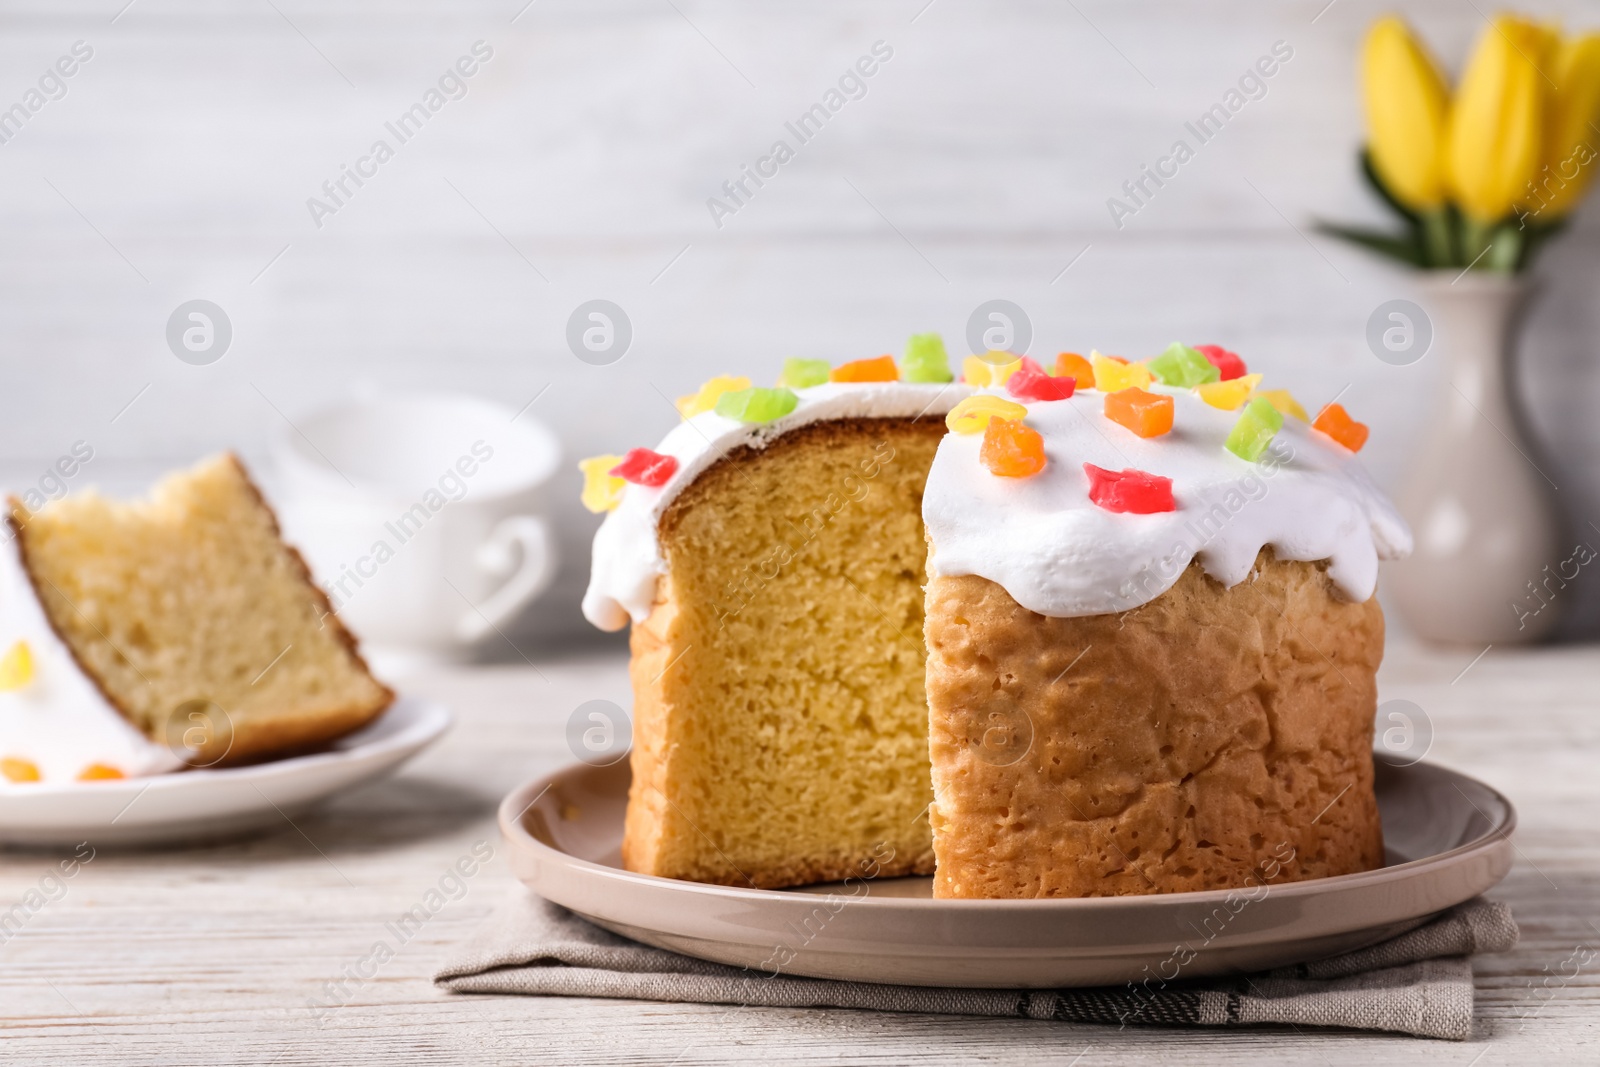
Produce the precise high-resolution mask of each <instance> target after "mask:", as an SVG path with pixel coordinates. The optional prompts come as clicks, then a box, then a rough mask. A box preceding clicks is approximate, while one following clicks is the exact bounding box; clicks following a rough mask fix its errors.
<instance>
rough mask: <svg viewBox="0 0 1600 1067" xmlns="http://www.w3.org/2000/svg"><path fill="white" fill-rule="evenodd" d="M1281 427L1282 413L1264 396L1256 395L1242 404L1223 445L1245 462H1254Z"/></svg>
mask: <svg viewBox="0 0 1600 1067" xmlns="http://www.w3.org/2000/svg"><path fill="white" fill-rule="evenodd" d="M1281 429H1283V413H1282V412H1281V411H1279V410H1278V409H1277V408H1275V407H1273V406H1272V404H1271V403H1270V402H1269V401H1268V400H1267V399H1266V398H1264V397H1259V396H1258V397H1256V398H1254V399H1253V400H1251V401H1250V402H1249V403H1248V404H1246V405H1245V406H1244V411H1243V412H1241V413H1240V415H1239V421H1238V422H1236V423H1234V424H1233V429H1232V430H1229V431H1228V439H1227V440H1226V441H1224V442H1223V447H1224V448H1226V449H1227V450H1228V451H1229V452H1232V453H1233V454H1234V455H1236V456H1238V457H1239V458H1240V459H1242V460H1244V461H1245V462H1247V463H1254V462H1256V461H1257V460H1258V459H1260V458H1261V454H1262V453H1263V452H1265V451H1266V450H1267V446H1268V445H1270V444H1271V443H1272V439H1273V438H1274V437H1275V436H1277V433H1278V431H1279V430H1281Z"/></svg>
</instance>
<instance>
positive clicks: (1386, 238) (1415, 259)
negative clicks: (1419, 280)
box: [1316, 221, 1428, 267]
mask: <svg viewBox="0 0 1600 1067" xmlns="http://www.w3.org/2000/svg"><path fill="white" fill-rule="evenodd" d="M1316 230H1317V232H1318V233H1323V234H1327V235H1328V236H1329V237H1337V238H1339V239H1340V240H1341V241H1349V242H1350V243H1351V244H1354V245H1360V246H1361V247H1362V248H1366V249H1369V250H1371V251H1373V252H1377V253H1378V254H1380V255H1384V256H1388V257H1389V258H1390V259H1398V260H1400V261H1401V262H1402V263H1409V264H1411V265H1412V266H1413V267H1426V266H1427V265H1428V262H1427V257H1426V256H1425V255H1424V254H1423V251H1422V247H1421V245H1420V244H1419V243H1418V241H1417V237H1416V234H1415V233H1414V232H1413V233H1411V234H1406V235H1398V234H1392V233H1384V232H1382V231H1380V230H1365V229H1362V228H1360V227H1358V226H1344V225H1340V224H1339V223H1335V222H1321V221H1319V222H1317V223H1316Z"/></svg>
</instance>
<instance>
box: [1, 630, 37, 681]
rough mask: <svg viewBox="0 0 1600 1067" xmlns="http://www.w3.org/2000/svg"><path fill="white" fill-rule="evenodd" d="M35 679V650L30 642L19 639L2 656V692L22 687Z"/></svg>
mask: <svg viewBox="0 0 1600 1067" xmlns="http://www.w3.org/2000/svg"><path fill="white" fill-rule="evenodd" d="M31 681H33V651H32V650H31V649H29V648H28V642H26V641H18V642H17V643H16V644H14V645H12V646H11V649H10V650H9V651H8V652H7V653H6V654H5V657H4V658H0V693H9V692H10V691H12V690H13V689H21V688H22V687H23V686H25V685H27V684H28V683H29V682H31Z"/></svg>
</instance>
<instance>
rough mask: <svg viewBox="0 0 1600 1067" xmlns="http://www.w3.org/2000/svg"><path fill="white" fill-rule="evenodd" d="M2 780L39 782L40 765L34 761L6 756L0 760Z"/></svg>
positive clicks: (0, 776)
mask: <svg viewBox="0 0 1600 1067" xmlns="http://www.w3.org/2000/svg"><path fill="white" fill-rule="evenodd" d="M0 778H4V779H5V780H6V781H8V782H37V781H38V780H39V765H38V764H37V763H35V762H33V761H32V760H26V759H21V758H19V757H17V756H6V757H5V758H3V759H0Z"/></svg>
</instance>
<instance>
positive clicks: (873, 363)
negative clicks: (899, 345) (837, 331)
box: [828, 356, 900, 382]
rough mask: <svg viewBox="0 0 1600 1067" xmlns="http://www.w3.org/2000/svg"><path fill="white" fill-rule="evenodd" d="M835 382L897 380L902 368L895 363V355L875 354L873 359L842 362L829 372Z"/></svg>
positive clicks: (830, 378)
mask: <svg viewBox="0 0 1600 1067" xmlns="http://www.w3.org/2000/svg"><path fill="white" fill-rule="evenodd" d="M828 380H829V381H833V382H897V381H899V380H900V368H898V367H896V366H895V365H894V357H893V356H875V357H873V358H872V359H854V360H851V361H850V362H849V363H841V364H839V365H838V366H837V367H835V368H833V370H832V371H831V372H829V374H828Z"/></svg>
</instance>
